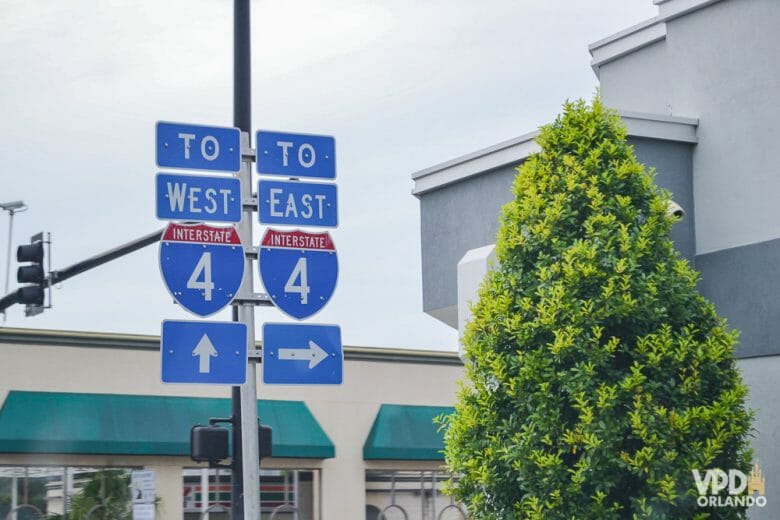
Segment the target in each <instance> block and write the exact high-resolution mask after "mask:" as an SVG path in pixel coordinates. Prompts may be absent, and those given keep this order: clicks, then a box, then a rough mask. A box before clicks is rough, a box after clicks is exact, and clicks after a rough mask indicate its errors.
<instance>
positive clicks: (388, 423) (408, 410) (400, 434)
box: [363, 404, 454, 460]
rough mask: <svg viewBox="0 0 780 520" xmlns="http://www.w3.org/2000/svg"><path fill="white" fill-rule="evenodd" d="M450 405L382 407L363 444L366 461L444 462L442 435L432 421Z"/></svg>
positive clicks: (394, 405) (449, 409)
mask: <svg viewBox="0 0 780 520" xmlns="http://www.w3.org/2000/svg"><path fill="white" fill-rule="evenodd" d="M453 410H454V408H452V407H449V406H410V405H401V404H383V405H382V406H381V407H380V408H379V413H377V415H376V419H374V425H373V426H372V427H371V432H370V433H369V434H368V438H367V439H366V443H365V444H364V445H363V458H364V459H365V460H377V459H385V460H444V453H443V450H444V432H443V431H440V430H439V425H438V424H436V423H434V419H435V418H436V417H438V416H440V415H442V414H444V415H448V414H451V413H452V412H453Z"/></svg>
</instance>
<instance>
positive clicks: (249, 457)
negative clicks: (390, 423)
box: [233, 132, 260, 520]
mask: <svg viewBox="0 0 780 520" xmlns="http://www.w3.org/2000/svg"><path fill="white" fill-rule="evenodd" d="M241 148H242V150H245V151H246V152H247V156H248V153H249V133H248V132H242V133H241ZM251 171H252V170H251V160H249V157H247V160H245V161H243V162H242V163H241V170H240V171H239V173H238V178H239V179H240V180H241V194H242V200H245V201H249V200H250V199H251V198H252V197H251V194H252V188H251V186H252V175H251ZM244 208H245V209H244V211H243V214H242V218H241V222H239V223H238V225H237V226H236V227H237V229H238V234H239V236H240V237H241V240H242V241H245V243H250V244H251V243H252V242H251V241H252V220H253V218H252V217H253V215H252V206H251V204H246V205H245V206H244ZM253 273H254V270H253V268H252V259H251V257H250V256H249V255H247V257H246V267H245V268H244V280H243V282H242V284H241V288H240V289H239V299H240V300H241V303H239V305H238V321H239V322H241V323H244V324H245V325H246V327H247V350H254V349H255V305H254V303H252V302H251V301H248V300H250V299H251V297H252V296H253V295H254V277H253ZM255 367H256V362H255V360H254V359H250V360H249V363H247V365H246V383H244V384H243V385H241V392H240V393H241V404H240V407H241V419H240V423H241V458H242V469H243V486H244V516H243V517H241V518H246V519H252V520H254V519H259V518H260V475H259V473H260V451H259V441H258V422H257V374H256V370H255ZM237 422H239V421H237V420H236V418H235V417H234V423H233V427H234V428H235V425H236V423H237Z"/></svg>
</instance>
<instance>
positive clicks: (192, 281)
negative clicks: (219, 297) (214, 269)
mask: <svg viewBox="0 0 780 520" xmlns="http://www.w3.org/2000/svg"><path fill="white" fill-rule="evenodd" d="M201 273H203V281H202V282H199V281H198V278H200V275H201ZM187 289H203V297H204V298H205V299H206V301H207V302H210V301H211V291H213V290H214V282H212V281H211V253H203V254H202V255H201V257H200V260H198V264H197V265H196V266H195V270H194V271H192V274H191V275H190V278H189V280H187Z"/></svg>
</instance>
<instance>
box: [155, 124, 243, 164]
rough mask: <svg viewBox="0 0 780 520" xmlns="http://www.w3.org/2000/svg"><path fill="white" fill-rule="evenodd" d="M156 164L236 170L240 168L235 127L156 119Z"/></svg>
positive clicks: (239, 143)
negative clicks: (189, 123)
mask: <svg viewBox="0 0 780 520" xmlns="http://www.w3.org/2000/svg"><path fill="white" fill-rule="evenodd" d="M157 166H160V167H161V168H165V167H169V168H185V169H190V170H217V171H224V172H237V171H238V170H240V169H241V132H240V131H239V129H238V128H226V127H218V126H199V125H187V124H183V123H165V122H163V121H159V122H158V123H157Z"/></svg>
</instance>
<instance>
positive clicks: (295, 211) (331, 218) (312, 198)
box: [257, 180, 339, 227]
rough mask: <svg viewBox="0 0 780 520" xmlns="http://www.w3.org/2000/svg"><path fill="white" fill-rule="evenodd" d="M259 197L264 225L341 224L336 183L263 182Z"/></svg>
mask: <svg viewBox="0 0 780 520" xmlns="http://www.w3.org/2000/svg"><path fill="white" fill-rule="evenodd" d="M257 194H258V195H257V206H258V211H257V214H258V216H259V218H260V223H261V224H280V225H284V226H315V227H338V225H339V220H338V206H337V202H338V199H337V197H336V185H335V184H323V183H319V182H296V181H269V180H261V181H260V183H259V187H258V189H257Z"/></svg>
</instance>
